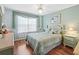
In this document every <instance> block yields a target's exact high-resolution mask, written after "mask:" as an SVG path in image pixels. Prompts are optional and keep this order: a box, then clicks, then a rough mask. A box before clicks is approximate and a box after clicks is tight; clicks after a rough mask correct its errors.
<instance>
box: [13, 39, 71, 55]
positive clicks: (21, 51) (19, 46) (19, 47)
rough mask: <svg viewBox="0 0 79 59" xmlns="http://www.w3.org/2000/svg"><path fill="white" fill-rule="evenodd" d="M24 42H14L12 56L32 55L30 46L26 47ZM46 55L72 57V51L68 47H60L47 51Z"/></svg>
mask: <svg viewBox="0 0 79 59" xmlns="http://www.w3.org/2000/svg"><path fill="white" fill-rule="evenodd" d="M26 43H27V42H26V41H25V40H19V41H15V43H14V44H15V45H14V54H15V55H32V53H33V49H32V48H31V47H30V45H26ZM46 55H73V49H72V48H70V47H67V46H66V47H64V46H63V45H60V46H58V47H56V48H54V49H52V50H51V51H49V52H48V53H47V54H46Z"/></svg>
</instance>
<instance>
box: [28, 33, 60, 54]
mask: <svg viewBox="0 0 79 59" xmlns="http://www.w3.org/2000/svg"><path fill="white" fill-rule="evenodd" d="M27 41H28V42H29V43H30V46H31V47H32V48H33V49H34V52H33V54H37V55H43V54H47V53H48V52H49V51H50V50H51V49H53V48H55V47H57V46H58V45H60V44H61V35H60V34H51V33H47V32H38V33H30V34H28V35H27Z"/></svg>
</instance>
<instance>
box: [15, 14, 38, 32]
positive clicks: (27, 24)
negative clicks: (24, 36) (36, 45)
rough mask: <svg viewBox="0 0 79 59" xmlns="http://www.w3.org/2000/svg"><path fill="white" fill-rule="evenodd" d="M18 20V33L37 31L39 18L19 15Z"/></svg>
mask: <svg viewBox="0 0 79 59" xmlns="http://www.w3.org/2000/svg"><path fill="white" fill-rule="evenodd" d="M16 18H17V31H18V33H23V32H34V31H37V18H30V17H22V16H19V15H17V16H16Z"/></svg>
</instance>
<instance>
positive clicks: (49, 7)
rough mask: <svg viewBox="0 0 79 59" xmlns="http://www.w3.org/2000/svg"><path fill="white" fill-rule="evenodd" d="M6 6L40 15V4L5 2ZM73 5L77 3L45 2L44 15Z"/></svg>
mask: <svg viewBox="0 0 79 59" xmlns="http://www.w3.org/2000/svg"><path fill="white" fill-rule="evenodd" d="M4 6H5V7H7V8H10V9H13V10H18V11H24V12H28V13H32V14H36V15H39V13H38V7H39V4H5V5H4ZM72 6H75V4H43V5H42V8H43V13H42V15H45V14H48V13H53V12H56V11H59V10H62V9H65V8H69V7H72Z"/></svg>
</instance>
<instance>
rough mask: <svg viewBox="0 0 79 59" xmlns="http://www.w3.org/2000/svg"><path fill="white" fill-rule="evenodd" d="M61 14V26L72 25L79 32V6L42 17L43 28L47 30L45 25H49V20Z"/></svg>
mask: <svg viewBox="0 0 79 59" xmlns="http://www.w3.org/2000/svg"><path fill="white" fill-rule="evenodd" d="M59 14H61V24H62V25H65V27H68V26H69V25H71V24H73V25H74V26H75V27H76V29H77V30H79V5H77V6H73V7H70V8H67V9H64V10H61V11H58V12H55V13H51V14H47V15H44V16H43V28H44V29H47V28H46V26H47V25H49V26H50V25H51V22H50V21H51V18H52V17H53V16H54V15H59Z"/></svg>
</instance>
